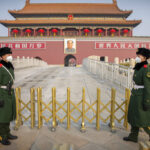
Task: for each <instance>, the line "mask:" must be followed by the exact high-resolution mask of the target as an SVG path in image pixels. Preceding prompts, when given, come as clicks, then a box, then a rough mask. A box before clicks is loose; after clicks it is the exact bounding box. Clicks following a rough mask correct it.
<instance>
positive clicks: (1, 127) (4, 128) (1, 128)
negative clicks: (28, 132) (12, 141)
mask: <svg viewBox="0 0 150 150" xmlns="http://www.w3.org/2000/svg"><path fill="white" fill-rule="evenodd" d="M9 126H10V123H0V136H1V137H2V138H7V136H8V135H9V133H10V128H9Z"/></svg>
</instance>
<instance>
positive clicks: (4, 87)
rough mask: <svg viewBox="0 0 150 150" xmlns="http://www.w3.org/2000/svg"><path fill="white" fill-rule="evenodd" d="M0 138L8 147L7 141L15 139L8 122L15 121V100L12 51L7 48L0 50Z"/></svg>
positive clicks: (8, 142)
mask: <svg viewBox="0 0 150 150" xmlns="http://www.w3.org/2000/svg"><path fill="white" fill-rule="evenodd" d="M0 57H1V61H0V136H1V141H0V143H2V144H3V145H10V144H11V142H10V141H9V140H13V139H17V136H14V135H12V134H11V133H10V122H11V121H13V120H15V119H16V99H15V92H14V89H13V84H14V67H13V65H12V63H11V61H12V59H13V58H12V51H11V49H10V48H8V47H3V48H1V49H0Z"/></svg>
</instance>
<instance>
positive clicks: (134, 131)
mask: <svg viewBox="0 0 150 150" xmlns="http://www.w3.org/2000/svg"><path fill="white" fill-rule="evenodd" d="M139 129H140V128H139V127H133V126H131V133H130V134H129V137H130V138H132V139H137V138H138V134H139ZM143 129H144V131H145V132H146V133H147V134H148V135H149V137H150V129H149V128H148V127H143Z"/></svg>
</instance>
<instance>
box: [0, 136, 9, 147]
mask: <svg viewBox="0 0 150 150" xmlns="http://www.w3.org/2000/svg"><path fill="white" fill-rule="evenodd" d="M0 143H2V144H3V145H10V144H11V142H10V141H9V140H8V139H7V138H3V137H2V140H1V141H0Z"/></svg>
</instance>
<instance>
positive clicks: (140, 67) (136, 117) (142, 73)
mask: <svg viewBox="0 0 150 150" xmlns="http://www.w3.org/2000/svg"><path fill="white" fill-rule="evenodd" d="M136 54H137V57H136V59H135V61H136V65H135V67H134V70H135V72H134V75H133V81H134V87H133V89H132V91H131V97H130V103H129V109H128V122H129V124H130V125H131V133H130V134H129V136H128V137H124V138H123V140H125V141H132V142H137V141H138V133H139V128H143V129H144V130H145V132H146V133H147V134H148V135H149V138H150V128H149V127H150V65H148V62H147V59H149V58H150V50H148V49H146V48H139V49H138V51H137V52H136ZM149 140H150V139H149Z"/></svg>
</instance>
